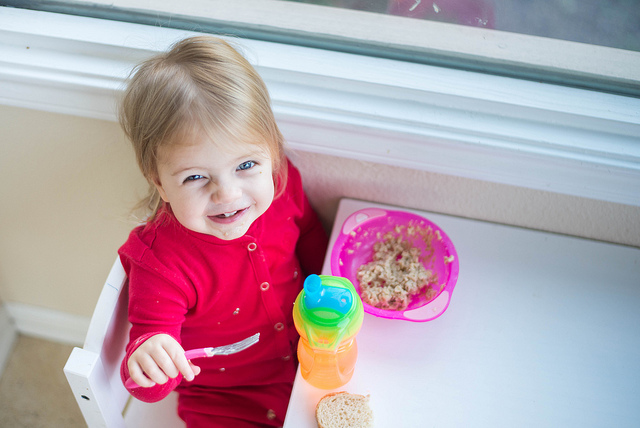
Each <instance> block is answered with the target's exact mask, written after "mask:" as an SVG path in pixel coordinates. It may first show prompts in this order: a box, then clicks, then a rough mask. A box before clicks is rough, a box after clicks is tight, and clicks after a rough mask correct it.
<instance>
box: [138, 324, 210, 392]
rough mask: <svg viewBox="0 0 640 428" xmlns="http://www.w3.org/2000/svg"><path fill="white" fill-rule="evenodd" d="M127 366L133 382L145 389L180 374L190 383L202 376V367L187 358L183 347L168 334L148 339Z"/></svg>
mask: <svg viewBox="0 0 640 428" xmlns="http://www.w3.org/2000/svg"><path fill="white" fill-rule="evenodd" d="M127 366H128V368H129V375H130V376H131V380H133V381H134V382H135V383H137V384H138V385H140V386H142V387H144V388H149V387H152V386H154V385H155V384H164V383H166V382H167V381H168V380H169V378H175V377H177V376H178V374H179V373H182V376H183V377H184V378H185V379H186V380H188V381H192V380H193V378H194V377H195V376H196V375H198V374H200V367H198V366H196V365H194V364H193V363H191V361H188V360H187V359H186V358H185V356H184V349H182V346H180V344H179V343H178V342H177V341H176V340H175V339H174V338H173V337H171V336H169V335H168V334H157V335H155V336H152V337H150V338H149V339H147V340H146V341H145V342H144V343H143V344H142V345H140V347H138V349H136V350H135V351H134V353H133V354H131V357H129V361H128V362H127ZM145 375H146V376H145Z"/></svg>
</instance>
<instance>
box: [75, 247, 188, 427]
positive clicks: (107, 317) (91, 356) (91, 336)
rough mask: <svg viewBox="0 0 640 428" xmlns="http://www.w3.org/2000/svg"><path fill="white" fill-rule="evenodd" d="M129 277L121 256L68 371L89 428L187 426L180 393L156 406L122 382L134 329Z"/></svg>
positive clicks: (116, 262) (101, 294) (112, 269)
mask: <svg viewBox="0 0 640 428" xmlns="http://www.w3.org/2000/svg"><path fill="white" fill-rule="evenodd" d="M127 286H128V281H127V276H126V274H125V272H124V269H123V267H122V265H121V264H120V258H117V259H116V261H115V263H114V264H113V267H112V268H111V272H110V273H109V276H108V277H107V281H106V282H105V284H104V287H103V288H102V292H101V293H100V298H99V299H98V304H97V305H96V308H95V310H94V312H93V316H92V317H91V323H90V324H89V330H88V331H87V337H86V338H85V342H84V346H83V347H82V348H74V349H73V351H72V352H71V355H70V356H69V359H68V360H67V363H66V365H65V366H64V373H65V375H66V376H67V381H68V382H69V385H70V386H71V390H72V391H73V394H74V396H75V398H76V401H77V402H78V405H79V406H80V410H81V411H82V415H83V416H84V419H85V421H86V422H87V425H88V427H89V428H97V427H107V428H125V427H126V428H144V427H153V428H184V426H185V424H184V422H183V421H182V420H181V419H180V418H179V417H178V414H177V410H176V409H177V403H178V401H177V393H176V392H172V393H171V394H170V395H169V396H168V397H166V398H165V399H164V400H162V401H159V402H157V403H144V402H142V401H139V400H136V399H135V398H133V397H131V396H130V395H129V393H128V392H127V390H126V389H125V388H124V386H123V385H122V381H121V380H120V363H121V361H122V358H123V357H124V353H125V346H126V344H127V341H128V339H129V329H130V327H131V325H130V324H129V321H128V319H127V302H128V293H127Z"/></svg>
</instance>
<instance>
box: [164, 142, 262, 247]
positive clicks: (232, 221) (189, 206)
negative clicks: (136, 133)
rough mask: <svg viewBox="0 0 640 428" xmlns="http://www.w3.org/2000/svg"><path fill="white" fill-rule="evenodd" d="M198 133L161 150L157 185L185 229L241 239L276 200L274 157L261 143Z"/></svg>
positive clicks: (227, 238)
mask: <svg viewBox="0 0 640 428" xmlns="http://www.w3.org/2000/svg"><path fill="white" fill-rule="evenodd" d="M197 135H198V136H197V137H195V138H192V139H189V141H188V142H186V143H184V144H183V143H178V144H173V145H169V146H165V147H161V148H160V150H159V152H158V178H157V180H155V185H156V187H157V188H158V191H159V192H160V196H161V197H162V199H163V200H164V201H165V202H168V203H169V204H170V205H171V208H172V210H173V213H174V214H175V216H176V218H177V219H178V221H179V222H180V223H181V224H182V225H183V226H185V227H186V228H187V229H190V230H193V231H196V232H200V233H205V234H208V235H213V236H215V237H217V238H220V239H225V240H230V239H236V238H239V237H241V236H243V235H244V234H245V233H246V232H247V230H248V229H249V227H250V226H251V224H252V223H253V222H254V221H255V220H256V219H257V218H258V217H260V216H261V215H262V214H263V213H264V212H265V211H266V210H267V208H269V206H270V205H271V202H272V201H273V196H274V185H273V174H272V162H271V156H270V155H269V153H268V152H267V151H266V150H263V148H262V147H260V146H258V145H252V144H242V143H235V142H231V143H229V142H226V141H224V142H221V143H215V144H214V143H213V142H211V140H210V138H209V137H208V136H206V134H204V133H201V134H197Z"/></svg>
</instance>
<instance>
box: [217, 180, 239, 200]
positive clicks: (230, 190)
mask: <svg viewBox="0 0 640 428" xmlns="http://www.w3.org/2000/svg"><path fill="white" fill-rule="evenodd" d="M241 196H242V189H241V188H240V187H239V186H237V185H236V184H235V183H233V182H226V183H219V184H218V187H217V189H216V191H215V192H214V193H213V195H212V198H213V201H214V202H215V203H216V204H228V203H231V202H233V201H235V200H236V199H238V198H240V197H241Z"/></svg>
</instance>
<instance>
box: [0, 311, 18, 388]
mask: <svg viewBox="0 0 640 428" xmlns="http://www.w3.org/2000/svg"><path fill="white" fill-rule="evenodd" d="M17 336H18V332H17V330H16V327H15V325H14V324H13V322H12V320H11V317H10V315H9V311H8V310H7V308H6V305H4V304H0V375H1V374H2V372H3V371H4V367H5V365H6V364H7V361H8V360H9V356H10V355H11V350H12V349H13V344H14V342H15V340H16V337H17Z"/></svg>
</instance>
